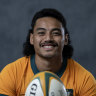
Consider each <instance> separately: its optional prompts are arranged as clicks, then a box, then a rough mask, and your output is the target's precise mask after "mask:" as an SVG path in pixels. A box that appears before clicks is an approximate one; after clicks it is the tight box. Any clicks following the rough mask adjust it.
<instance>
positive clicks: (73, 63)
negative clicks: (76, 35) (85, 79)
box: [68, 59, 91, 75]
mask: <svg viewBox="0 0 96 96" xmlns="http://www.w3.org/2000/svg"><path fill="white" fill-rule="evenodd" d="M68 66H69V67H71V69H73V70H74V71H76V72H79V73H80V74H82V73H83V74H84V73H85V74H89V75H91V73H90V72H89V71H88V70H87V69H85V68H84V67H83V66H81V65H80V64H79V63H78V62H76V61H75V60H73V59H68Z"/></svg>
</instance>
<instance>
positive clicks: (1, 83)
mask: <svg viewBox="0 0 96 96" xmlns="http://www.w3.org/2000/svg"><path fill="white" fill-rule="evenodd" d="M15 80H16V76H15V70H14V67H13V66H12V64H8V65H7V66H5V68H4V69H3V70H2V71H1V73H0V94H3V95H8V96H15V95H16V94H15V93H16V92H15V89H16V88H15V87H16V86H15V84H16V83H15ZM0 96H2V95H0Z"/></svg>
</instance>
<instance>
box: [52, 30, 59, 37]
mask: <svg viewBox="0 0 96 96" xmlns="http://www.w3.org/2000/svg"><path fill="white" fill-rule="evenodd" d="M52 34H53V35H55V36H60V35H61V32H59V31H54V32H52Z"/></svg>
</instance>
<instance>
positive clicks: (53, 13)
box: [23, 8, 73, 58]
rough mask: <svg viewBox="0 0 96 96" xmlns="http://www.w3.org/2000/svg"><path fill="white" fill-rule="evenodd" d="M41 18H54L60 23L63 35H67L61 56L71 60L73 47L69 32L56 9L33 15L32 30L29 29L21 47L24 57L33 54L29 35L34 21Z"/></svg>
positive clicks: (63, 19)
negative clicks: (66, 41) (66, 42)
mask: <svg viewBox="0 0 96 96" xmlns="http://www.w3.org/2000/svg"><path fill="white" fill-rule="evenodd" d="M42 17H53V18H56V19H57V20H59V21H60V22H61V23H62V26H63V27H64V29H65V34H68V44H67V45H65V46H64V49H63V52H62V54H63V56H64V57H66V58H71V57H72V55H73V47H72V45H71V41H70V36H69V32H68V30H67V28H66V20H65V18H64V16H63V15H62V14H61V13H60V12H58V11H57V10H56V9H51V8H47V9H42V10H41V11H39V12H37V13H36V14H35V15H34V17H33V19H32V23H31V27H32V28H31V29H29V32H28V35H27V38H26V42H25V43H24V45H23V54H24V56H30V55H33V54H35V51H34V46H33V45H31V44H30V33H33V30H34V26H35V23H36V20H37V19H39V18H42Z"/></svg>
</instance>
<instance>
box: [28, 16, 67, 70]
mask: <svg viewBox="0 0 96 96" xmlns="http://www.w3.org/2000/svg"><path fill="white" fill-rule="evenodd" d="M30 44H32V45H33V46H34V49H35V63H36V66H37V68H38V70H39V71H52V72H57V71H59V69H60V68H61V66H62V59H63V58H62V51H63V48H64V45H67V44H68V34H66V35H65V32H64V28H63V26H62V24H61V22H60V21H58V20H57V19H55V18H53V17H43V18H39V19H37V21H36V24H35V26H34V30H33V34H32V33H31V34H30Z"/></svg>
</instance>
